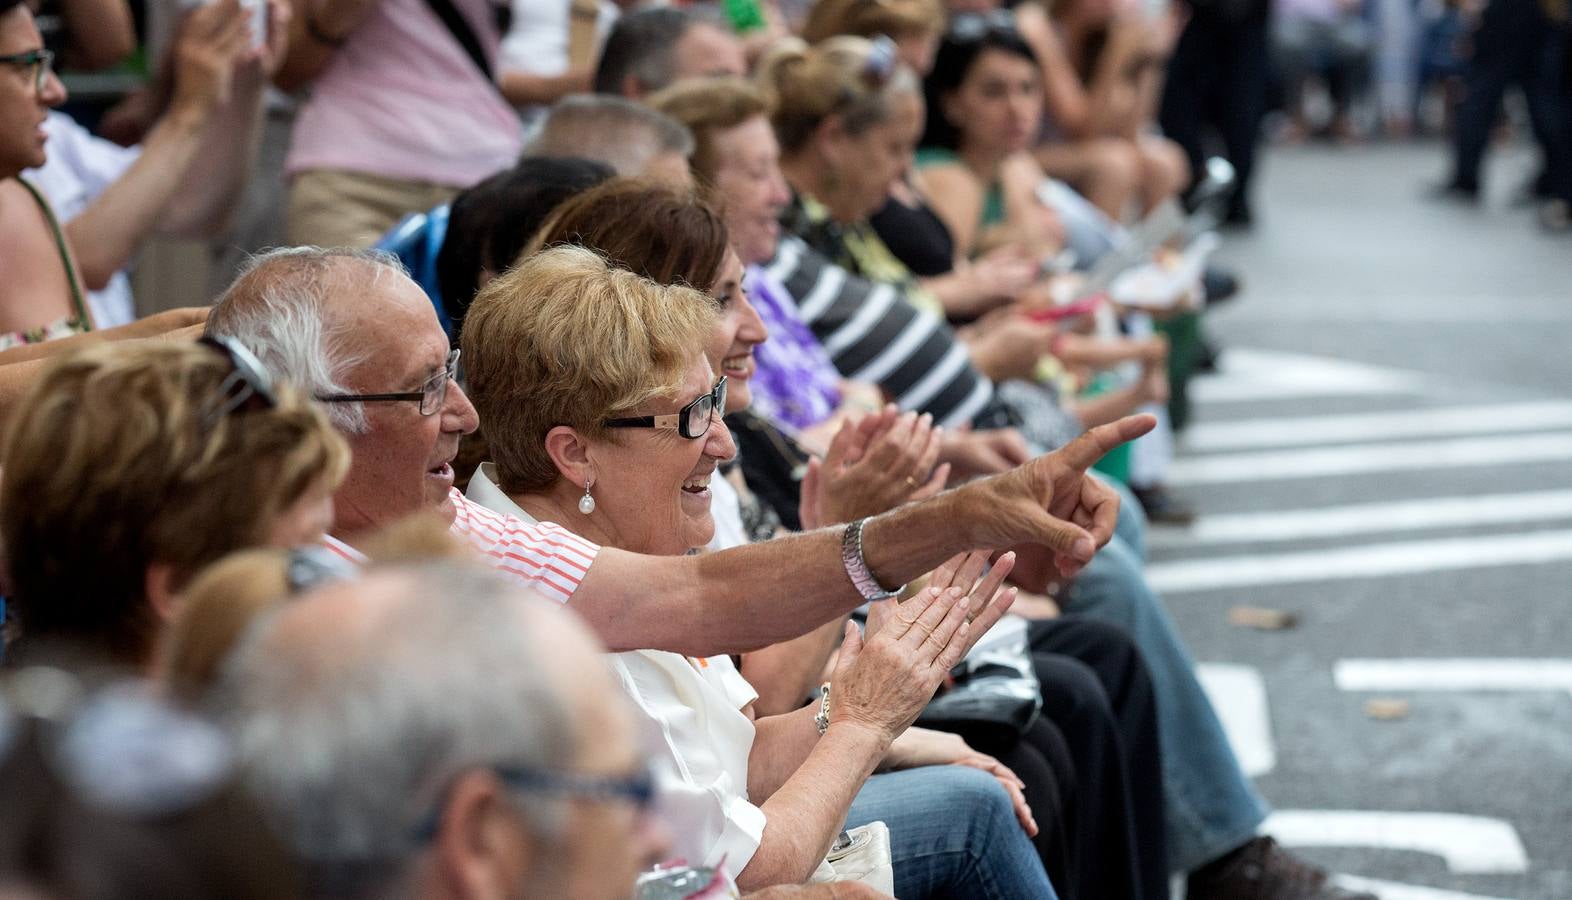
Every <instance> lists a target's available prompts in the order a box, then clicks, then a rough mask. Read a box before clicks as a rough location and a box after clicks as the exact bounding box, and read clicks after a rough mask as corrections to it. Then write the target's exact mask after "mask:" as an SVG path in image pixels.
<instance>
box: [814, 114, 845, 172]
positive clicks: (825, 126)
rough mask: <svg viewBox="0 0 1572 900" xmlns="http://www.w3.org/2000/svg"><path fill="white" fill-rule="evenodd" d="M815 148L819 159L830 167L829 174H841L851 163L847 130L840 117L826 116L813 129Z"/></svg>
mask: <svg viewBox="0 0 1572 900" xmlns="http://www.w3.org/2000/svg"><path fill="white" fill-rule="evenodd" d="M813 146H814V149H815V150H816V151H817V152H818V155H819V158H820V159H821V160H823V161H824V162H825V163H827V164H828V165H829V170H830V171H829V174H832V175H833V174H834V173H836V172H839V171H840V170H841V167H842V166H844V165H845V164H846V163H847V162H848V161H849V159H848V157H849V155H850V154H849V153H848V148H847V146H846V128H845V125H844V124H843V123H842V121H841V117H840V116H839V115H828V116H825V117H824V120H823V121H821V122H820V123H819V125H818V127H816V128H814V129H813Z"/></svg>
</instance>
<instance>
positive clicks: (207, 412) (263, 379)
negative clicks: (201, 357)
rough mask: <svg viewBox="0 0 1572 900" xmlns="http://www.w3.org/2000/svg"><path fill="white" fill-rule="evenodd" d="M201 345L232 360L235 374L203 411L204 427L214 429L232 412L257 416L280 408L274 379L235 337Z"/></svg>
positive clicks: (204, 340)
mask: <svg viewBox="0 0 1572 900" xmlns="http://www.w3.org/2000/svg"><path fill="white" fill-rule="evenodd" d="M197 343H199V344H202V345H203V346H205V347H210V348H212V349H213V350H214V351H215V352H217V353H218V354H220V355H221V356H223V357H224V358H225V359H227V360H229V365H230V368H231V369H232V371H231V372H230V373H229V375H227V376H226V377H225V378H224V380H223V382H222V383H220V384H219V386H218V393H217V396H215V397H214V398H213V399H212V400H210V401H208V404H207V406H206V408H204V409H203V411H202V427H203V429H204V430H205V429H210V428H212V427H213V426H214V425H216V424H218V420H219V419H222V418H224V417H225V416H227V415H229V414H230V413H232V412H237V411H238V412H253V411H255V410H259V409H273V408H275V407H277V406H278V397H277V395H276V394H274V393H273V376H272V375H271V374H270V373H269V372H268V370H267V367H266V366H264V365H262V361H261V360H260V359H257V357H256V354H254V353H252V352H251V351H250V350H248V349H246V346H245V345H244V344H242V343H240V342H239V341H237V340H235V339H234V338H232V337H222V336H220V337H211V336H209V337H203V338H202V339H201V340H199V341H198V342H197Z"/></svg>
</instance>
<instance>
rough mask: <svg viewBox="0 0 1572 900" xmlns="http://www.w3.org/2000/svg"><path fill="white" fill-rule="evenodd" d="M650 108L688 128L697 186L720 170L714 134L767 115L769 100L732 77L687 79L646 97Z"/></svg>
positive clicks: (711, 179)
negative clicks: (691, 137)
mask: <svg viewBox="0 0 1572 900" xmlns="http://www.w3.org/2000/svg"><path fill="white" fill-rule="evenodd" d="M649 104H650V106H653V107H654V108H656V109H658V110H660V111H661V112H663V113H665V114H666V115H668V116H671V117H672V118H673V119H676V120H677V121H678V122H681V123H682V124H684V125H686V126H688V130H689V131H690V132H692V133H693V154H692V155H691V156H689V157H688V164H689V166H690V167H691V168H692V169H693V174H694V175H695V176H697V178H698V180H699V181H700V183H705V184H707V183H709V182H711V181H713V180H714V178H715V173H716V172H717V171H719V170H720V162H721V161H720V159H719V158H718V156H717V155H716V153H715V133H716V132H718V131H725V130H727V129H731V128H736V127H737V126H738V125H741V124H742V123H744V122H746V121H748V120H749V119H751V118H753V117H754V116H767V115H769V112H770V102H769V98H768V97H767V96H766V95H765V93H764V92H763V91H761V90H759V88H758V87H757V86H755V85H754V84H753V83H752V82H750V81H747V80H745V79H742V78H736V77H731V76H727V77H719V78H690V79H687V80H684V81H679V82H677V83H676V84H674V85H672V86H671V87H668V88H666V89H665V90H663V91H661V92H660V93H658V94H655V95H653V96H651V97H650V98H649Z"/></svg>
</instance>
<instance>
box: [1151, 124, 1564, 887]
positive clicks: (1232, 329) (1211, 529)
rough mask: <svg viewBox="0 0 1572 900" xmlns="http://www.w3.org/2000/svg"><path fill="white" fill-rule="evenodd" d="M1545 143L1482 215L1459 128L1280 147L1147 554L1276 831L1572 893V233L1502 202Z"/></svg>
mask: <svg viewBox="0 0 1572 900" xmlns="http://www.w3.org/2000/svg"><path fill="white" fill-rule="evenodd" d="M1531 162H1532V160H1531V158H1530V157H1529V155H1528V154H1527V153H1526V152H1525V151H1522V150H1509V151H1504V152H1500V153H1498V154H1497V156H1496V161H1495V167H1494V169H1493V170H1492V174H1493V175H1494V176H1495V177H1494V178H1493V180H1492V181H1493V183H1492V185H1491V187H1492V188H1493V190H1492V191H1491V197H1490V199H1489V201H1488V202H1487V203H1486V204H1485V205H1484V206H1483V207H1481V208H1478V209H1471V208H1463V207H1458V206H1450V205H1444V204H1437V203H1436V202H1434V201H1429V200H1426V199H1423V198H1422V197H1421V193H1422V191H1423V189H1424V187H1425V185H1426V184H1427V183H1433V182H1434V180H1436V179H1438V178H1439V176H1440V175H1441V174H1442V173H1443V171H1444V168H1445V160H1444V156H1443V151H1442V149H1441V148H1440V147H1438V146H1433V145H1413V144H1405V145H1387V146H1372V147H1365V148H1334V147H1310V148H1296V149H1292V150H1278V151H1274V152H1273V153H1271V155H1269V156H1268V158H1267V159H1266V161H1265V164H1264V171H1263V181H1262V183H1261V185H1260V188H1261V190H1260V202H1259V204H1258V207H1259V213H1260V222H1259V224H1258V226H1257V228H1256V229H1255V230H1254V231H1253V232H1252V233H1251V234H1249V235H1246V236H1242V237H1231V238H1230V239H1229V240H1228V243H1227V245H1226V246H1225V248H1224V251H1223V254H1222V255H1223V258H1224V259H1225V260H1226V261H1228V262H1229V263H1231V264H1233V265H1235V266H1237V267H1238V269H1239V271H1240V272H1241V273H1242V274H1243V276H1244V278H1245V279H1246V282H1247V283H1246V290H1245V292H1244V294H1243V295H1242V296H1241V298H1240V299H1239V301H1238V302H1237V303H1236V304H1235V305H1233V306H1231V307H1228V308H1226V309H1222V310H1219V311H1217V312H1216V313H1215V314H1214V315H1213V316H1212V318H1211V321H1210V322H1209V329H1210V331H1211V333H1212V334H1213V335H1214V336H1215V337H1216V338H1217V339H1218V340H1219V342H1220V343H1221V344H1222V345H1223V346H1224V347H1225V348H1226V351H1225V355H1224V363H1225V365H1224V373H1223V374H1222V375H1220V376H1216V377H1213V378H1211V379H1208V380H1207V382H1206V383H1204V384H1203V385H1202V386H1201V387H1200V388H1199V390H1200V391H1201V392H1202V393H1203V395H1204V399H1203V400H1202V401H1201V403H1200V405H1199V407H1198V413H1197V415H1196V417H1195V418H1196V426H1195V428H1193V429H1192V430H1191V432H1190V433H1189V434H1188V435H1187V436H1186V438H1185V442H1186V444H1185V449H1184V450H1183V451H1182V453H1181V457H1180V461H1179V463H1178V464H1177V466H1176V469H1175V472H1174V476H1175V477H1174V480H1175V482H1176V483H1177V484H1178V486H1179V488H1180V489H1181V491H1182V492H1183V493H1184V494H1185V495H1186V496H1187V497H1188V498H1189V499H1191V500H1192V501H1193V502H1194V504H1195V505H1196V506H1197V508H1198V509H1199V510H1200V512H1201V513H1202V517H1201V519H1200V521H1199V522H1198V523H1197V525H1196V526H1195V527H1193V528H1192V529H1191V530H1189V531H1185V532H1180V531H1165V532H1163V533H1162V534H1160V535H1158V543H1157V546H1156V547H1155V548H1154V550H1153V553H1152V557H1153V562H1152V574H1153V578H1154V579H1155V580H1156V581H1157V582H1158V583H1159V584H1160V585H1162V586H1163V588H1164V593H1165V596H1166V598H1167V600H1168V603H1169V606H1170V608H1171V609H1172V610H1173V612H1174V614H1175V616H1176V618H1177V619H1178V621H1179V623H1180V627H1181V629H1182V630H1183V632H1184V634H1185V636H1186V637H1187V639H1188V640H1189V641H1190V642H1191V646H1192V647H1193V649H1194V650H1195V652H1196V655H1197V657H1198V658H1199V659H1200V660H1202V661H1203V662H1204V663H1206V664H1209V665H1208V666H1207V671H1208V677H1209V678H1211V679H1212V681H1213V683H1214V684H1215V685H1216V686H1217V696H1218V699H1219V702H1220V705H1221V706H1222V707H1223V708H1224V710H1225V711H1226V718H1228V720H1229V723H1230V725H1231V727H1232V730H1233V732H1234V733H1236V734H1238V736H1239V744H1240V747H1241V750H1242V752H1243V754H1244V755H1245V756H1247V757H1248V758H1249V759H1251V760H1253V762H1252V766H1253V768H1254V770H1255V771H1258V772H1259V773H1260V774H1259V776H1258V785H1259V786H1260V788H1261V789H1262V791H1263V793H1264V794H1265V795H1266V796H1267V797H1268V798H1269V799H1270V800H1271V802H1272V803H1273V805H1274V807H1275V808H1276V809H1277V810H1278V811H1279V817H1278V818H1274V819H1273V820H1271V821H1270V822H1269V827H1270V829H1271V830H1273V831H1274V832H1275V833H1277V834H1278V835H1279V836H1280V837H1281V838H1282V839H1283V840H1284V841H1285V842H1286V843H1294V844H1298V845H1300V846H1303V847H1306V849H1305V851H1304V852H1306V854H1307V855H1310V856H1312V857H1313V858H1315V859H1317V860H1319V861H1321V862H1324V863H1326V864H1328V865H1330V866H1333V867H1335V868H1337V869H1338V870H1340V871H1342V872H1346V873H1349V874H1351V875H1355V876H1360V877H1364V878H1368V879H1377V880H1379V881H1382V882H1386V883H1389V884H1387V885H1386V886H1384V887H1383V889H1382V893H1383V896H1385V897H1387V898H1391V900H1405V898H1408V900H1461V898H1462V897H1463V896H1465V895H1467V896H1477V897H1494V898H1509V897H1510V898H1521V900H1548V898H1572V604H1569V600H1572V236H1561V237H1556V236H1550V235H1545V234H1541V233H1540V232H1539V231H1538V229H1537V227H1536V225H1535V224H1534V222H1533V220H1532V218H1531V216H1530V214H1529V213H1528V212H1527V211H1526V210H1523V209H1516V208H1512V207H1511V206H1510V204H1509V203H1508V201H1507V195H1509V194H1510V193H1511V192H1512V191H1513V190H1515V189H1516V188H1517V186H1518V185H1519V184H1520V183H1521V181H1522V179H1523V178H1524V177H1525V176H1526V175H1527V174H1528V173H1529V169H1530V165H1531ZM1241 605H1247V606H1255V607H1267V608H1272V609H1280V610H1287V611H1291V612H1293V613H1295V614H1296V615H1297V616H1298V624H1297V626H1296V627H1293V628H1289V629H1284V630H1280V631H1260V630H1253V629H1248V628H1242V627H1239V626H1236V625H1232V624H1230V623H1229V620H1228V613H1229V611H1230V609H1232V608H1233V607H1236V606H1241ZM1219 665H1221V666H1234V667H1239V668H1219V667H1218V666H1219ZM1257 687H1258V688H1259V689H1260V692H1261V694H1262V700H1261V702H1256V700H1255V698H1254V696H1253V694H1254V691H1255V688H1257ZM1370 701H1396V702H1394V703H1388V704H1386V706H1387V707H1388V708H1389V709H1390V710H1392V711H1394V712H1395V715H1396V717H1395V718H1377V717H1374V716H1373V715H1372V714H1371V710H1369V709H1367V704H1368V703H1369V702H1370ZM1405 704H1406V705H1405ZM1338 813H1341V815H1339V814H1338ZM1312 845H1315V846H1312ZM1403 885H1408V886H1412V887H1409V888H1405V887H1403ZM1416 889H1419V890H1416ZM1446 892H1452V893H1446Z"/></svg>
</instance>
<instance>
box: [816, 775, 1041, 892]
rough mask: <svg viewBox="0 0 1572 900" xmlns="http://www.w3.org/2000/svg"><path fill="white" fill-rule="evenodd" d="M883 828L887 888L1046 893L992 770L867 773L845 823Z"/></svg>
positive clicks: (1031, 851) (1030, 849)
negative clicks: (889, 873) (891, 877)
mask: <svg viewBox="0 0 1572 900" xmlns="http://www.w3.org/2000/svg"><path fill="white" fill-rule="evenodd" d="M875 821H880V822H883V823H884V824H885V825H888V826H889V828H890V855H891V857H892V858H893V861H894V863H895V896H897V897H899V898H901V900H921V898H924V897H945V898H948V897H979V898H1001V900H1002V898H1028V897H1047V898H1053V897H1054V896H1055V895H1054V892H1053V887H1052V886H1051V885H1049V884H1048V876H1047V875H1046V874H1044V872H1043V864H1042V862H1040V861H1039V860H1038V858H1037V851H1036V850H1035V849H1033V847H1032V842H1031V839H1030V838H1028V837H1027V836H1026V832H1025V831H1023V830H1021V823H1020V822H1019V821H1017V820H1016V818H1015V809H1014V807H1012V806H1011V805H1010V798H1009V795H1007V794H1006V793H1005V792H1004V788H1003V787H1000V785H999V782H997V781H995V780H994V778H993V776H992V775H989V774H988V773H986V772H983V771H981V770H979V769H968V768H964V767H962V766H925V767H923V768H920V769H907V770H905V771H902V772H891V773H889V774H886V775H875V776H873V777H872V778H869V779H868V783H867V784H864V785H863V787H862V790H860V791H858V792H857V799H855V800H853V801H852V805H851V810H850V811H848V812H847V814H846V827H847V828H854V827H856V826H858V825H866V824H868V823H869V822H875Z"/></svg>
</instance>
